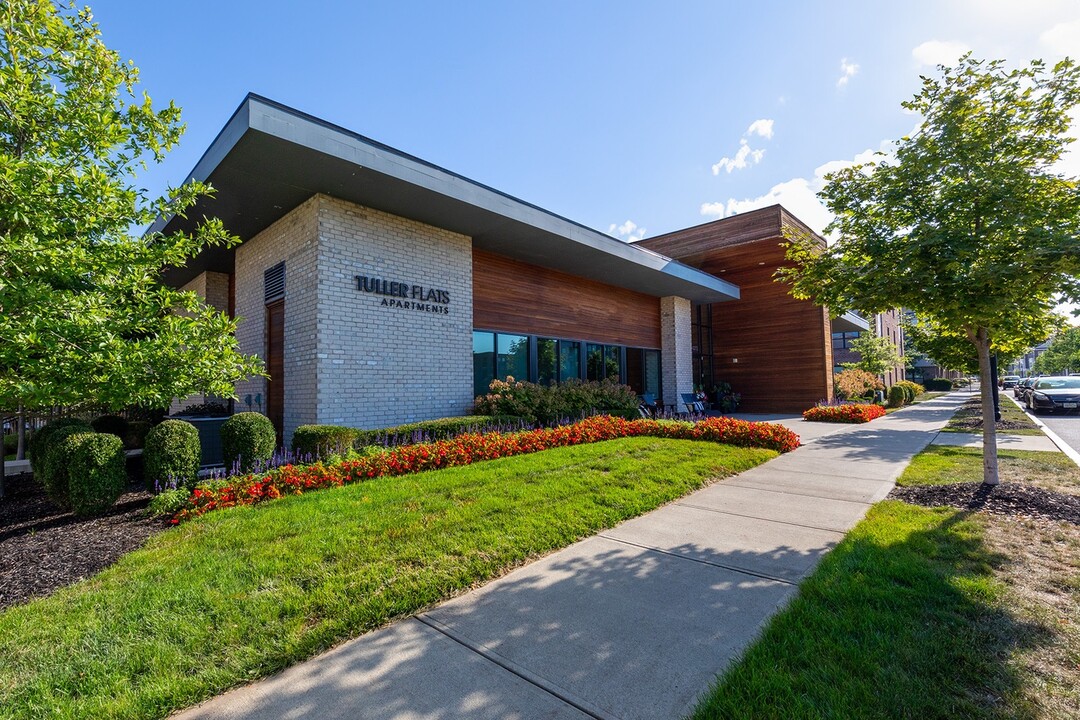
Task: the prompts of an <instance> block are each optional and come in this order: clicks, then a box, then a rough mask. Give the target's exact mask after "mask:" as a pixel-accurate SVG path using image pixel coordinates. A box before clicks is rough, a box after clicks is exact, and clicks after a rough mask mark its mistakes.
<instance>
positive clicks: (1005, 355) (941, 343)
mask: <svg viewBox="0 0 1080 720" xmlns="http://www.w3.org/2000/svg"><path fill="white" fill-rule="evenodd" d="M1060 321H1061V318H1060V317H1051V318H1049V319H1048V325H1047V326H1045V327H1046V328H1049V327H1053V326H1055V325H1056V324H1057V323H1058V322H1060ZM1033 332H1035V333H1036V334H1035V335H1034V336H1028V337H1009V338H1000V337H995V338H994V339H993V340H992V341H991V343H990V352H991V354H993V355H997V359H998V368H1004V367H1007V366H1008V365H1009V364H1010V363H1011V362H1012V361H1013V360H1016V359H1017V358H1018V357H1020V356H1021V355H1023V354H1024V352H1026V351H1027V349H1028V348H1030V347H1031V346H1032V345H1036V344H1038V343H1039V342H1041V338H1045V337H1046V335H1047V334H1048V332H1049V330H1046V329H1041V330H1040V329H1036V330H1034V331H1033ZM904 337H905V338H906V339H907V343H908V348H909V349H911V350H912V351H913V352H917V353H920V354H923V355H926V356H927V357H930V358H933V359H934V361H935V362H937V363H938V364H939V365H941V366H942V367H946V368H949V369H950V370H959V371H960V372H962V373H964V374H965V375H973V374H978V372H979V353H978V351H977V350H976V349H975V346H974V345H973V344H972V343H971V341H970V340H968V338H967V336H966V335H963V334H961V333H959V332H956V331H951V330H949V329H947V328H943V327H941V326H940V325H938V324H937V323H936V322H935V321H933V320H923V319H919V321H918V322H905V323H904Z"/></svg>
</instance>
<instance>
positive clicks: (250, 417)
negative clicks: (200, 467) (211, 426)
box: [221, 412, 277, 473]
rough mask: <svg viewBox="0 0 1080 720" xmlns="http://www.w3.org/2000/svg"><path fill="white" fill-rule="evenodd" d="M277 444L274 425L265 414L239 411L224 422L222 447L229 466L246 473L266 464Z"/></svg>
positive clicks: (222, 426) (226, 465) (222, 425)
mask: <svg viewBox="0 0 1080 720" xmlns="http://www.w3.org/2000/svg"><path fill="white" fill-rule="evenodd" d="M276 445H277V435H276V433H275V432H274V424H273V423H272V422H270V418H268V417H266V416H265V415H263V414H262V413H256V412H242V413H237V414H236V415H233V416H232V417H231V418H229V419H228V420H226V421H225V422H224V423H222V424H221V449H222V452H223V454H224V456H225V467H227V468H230V469H233V468H235V469H236V470H237V471H239V472H242V473H246V472H251V471H252V470H254V469H255V468H256V467H258V466H259V465H260V464H261V465H263V466H264V467H265V464H266V463H267V462H269V460H270V458H271V457H273V455H274V447H275V446H276Z"/></svg>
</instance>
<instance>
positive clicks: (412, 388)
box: [154, 95, 739, 441]
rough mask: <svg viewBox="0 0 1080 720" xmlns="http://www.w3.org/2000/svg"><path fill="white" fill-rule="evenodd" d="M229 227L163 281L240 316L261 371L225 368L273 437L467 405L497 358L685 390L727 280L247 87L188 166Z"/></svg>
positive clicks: (244, 339) (168, 225)
mask: <svg viewBox="0 0 1080 720" xmlns="http://www.w3.org/2000/svg"><path fill="white" fill-rule="evenodd" d="M191 177H193V178H197V179H199V180H206V181H208V182H210V183H211V184H212V185H213V186H214V188H215V190H216V194H215V196H214V197H213V198H205V199H203V200H201V201H200V203H199V205H198V206H197V207H195V208H192V209H191V210H190V211H189V212H188V213H187V216H188V218H189V219H186V218H181V217H172V218H168V219H163V220H161V221H159V223H157V225H156V226H155V228H154V229H157V230H163V231H166V232H169V231H173V230H190V229H192V228H193V226H194V222H195V221H194V220H193V219H194V218H200V217H203V216H204V215H205V216H211V217H218V218H220V219H221V220H222V222H223V223H224V225H225V227H226V228H228V230H230V231H231V232H233V233H235V234H236V235H238V236H239V237H240V239H241V240H242V243H241V244H240V245H238V246H237V247H235V248H233V249H230V250H226V249H221V248H215V249H210V250H207V251H206V252H203V253H202V254H201V255H199V256H198V257H196V258H193V259H192V261H191V262H190V263H188V265H186V266H185V267H183V268H174V269H172V270H171V271H170V272H169V273H168V276H167V281H168V282H170V283H171V284H174V285H177V286H183V287H186V288H188V289H191V290H194V291H195V292H197V293H199V294H200V295H201V296H202V297H203V298H205V299H206V301H207V302H208V303H210V304H211V305H214V306H215V307H218V308H220V309H222V310H227V311H228V312H230V313H231V314H233V315H234V316H237V317H239V318H241V320H240V323H239V326H238V330H237V338H238V340H239V344H240V347H241V350H242V351H243V352H245V353H257V354H259V355H260V356H262V357H263V359H264V360H265V362H266V365H267V370H268V372H269V375H270V378H269V379H265V378H252V379H249V380H247V381H245V382H243V383H240V384H239V385H238V386H237V395H238V396H239V398H240V400H239V402H238V403H237V409H238V410H246V409H252V410H258V411H263V412H265V413H266V414H267V415H268V416H269V417H270V418H271V420H272V421H273V422H274V424H275V426H276V427H277V428H278V431H279V435H280V437H281V438H282V439H283V440H286V441H287V440H289V439H290V438H291V436H292V432H293V430H295V428H296V427H297V426H299V425H302V424H306V423H332V424H342V425H351V426H355V427H363V428H372V427H385V426H390V425H395V424H399V423H402V422H408V421H413V420H419V419H427V418H433V417H441V416H447V415H460V414H464V413H465V412H467V411H468V409H469V408H470V406H471V405H472V401H473V398H474V397H475V395H476V394H477V393H479V392H483V391H484V390H486V387H487V384H488V382H489V381H490V379H491V378H492V377H495V376H499V377H502V376H505V375H513V376H514V377H516V378H519V379H531V380H538V381H548V380H552V379H555V380H558V379H565V378H568V377H582V378H589V379H600V378H604V377H617V378H618V379H619V380H621V381H622V382H625V383H627V384H629V385H630V386H631V387H633V388H634V389H635V390H637V391H638V392H640V393H645V392H651V393H655V394H656V395H657V396H658V397H660V398H662V400H663V402H665V403H667V404H670V405H676V404H678V403H679V402H680V395H681V394H682V393H689V392H691V391H692V390H693V381H692V362H691V343H690V333H691V317H690V313H691V308H692V306H693V305H694V304H695V303H697V304H718V305H722V304H723V303H725V302H728V301H732V300H736V299H738V297H739V289H738V288H737V287H736V286H735V285H734V284H733V283H731V282H728V281H726V280H724V279H721V278H718V277H715V276H713V275H710V274H708V273H706V272H702V271H701V270H697V269H695V268H692V267H689V266H687V265H684V264H682V263H679V262H675V261H673V260H672V259H670V258H668V257H664V256H662V255H659V254H657V253H655V252H652V251H649V250H647V249H645V248H642V247H635V246H633V245H628V244H626V243H624V242H621V241H619V240H617V239H615V238H612V237H610V236H607V235H604V234H602V233H599V232H597V231H595V230H591V229H589V228H587V227H584V226H582V225H579V224H577V223H574V222H572V221H570V220H567V219H565V218H562V217H559V216H557V215H554V214H553V213H550V212H547V211H545V210H543V209H541V208H538V207H536V206H534V205H530V204H528V203H525V202H522V201H521V200H518V199H516V198H513V197H510V196H508V195H506V194H504V193H501V192H499V191H497V190H494V189H492V188H489V187H486V186H484V185H481V184H479V183H476V182H473V181H471V180H468V179H466V178H464V177H461V176H460V175H456V174H454V173H452V172H450V171H447V170H445V169H442V168H439V167H436V166H434V165H431V164H430V163H426V162H424V161H422V160H420V159H418V158H415V157H412V156H409V155H407V154H405V153H402V152H399V151H397V150H394V149H392V148H389V147H387V146H385V145H382V144H380V143H377V142H374V141H372V140H369V139H367V138H364V137H362V136H360V135H357V134H355V133H352V132H350V131H348V130H345V129H343V128H340V127H337V126H334V125H331V124H329V123H326V122H323V121H321V120H319V119H317V118H314V117H312V116H310V115H306V114H304V113H301V112H298V111H296V110H293V109H291V108H288V107H285V106H283V105H280V104H278V103H275V102H272V101H270V100H267V99H265V98H261V97H258V96H255V95H250V96H248V97H247V98H246V99H245V100H244V102H243V103H242V104H241V106H240V107H239V108H238V109H237V111H236V112H235V113H234V115H233V116H232V118H231V119H230V120H229V122H228V123H227V124H226V126H225V128H224V129H223V130H222V131H221V133H220V134H219V135H218V137H217V138H216V139H215V140H214V142H213V143H212V144H211V146H210V148H209V149H208V150H207V151H206V153H205V154H204V155H203V157H202V159H201V160H200V161H199V163H198V164H197V165H196V167H195V169H194V170H193V171H192V173H191Z"/></svg>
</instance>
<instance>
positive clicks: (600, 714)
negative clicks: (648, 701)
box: [413, 613, 619, 720]
mask: <svg viewBox="0 0 1080 720" xmlns="http://www.w3.org/2000/svg"><path fill="white" fill-rule="evenodd" d="M413 617H415V618H416V620H417V621H419V622H421V623H423V624H424V625H427V626H428V627H429V628H431V629H432V630H434V631H435V632H437V633H439V634H441V635H443V636H445V637H447V638H448V639H450V640H452V641H454V642H456V643H457V644H458V645H461V646H462V647H464V648H465V649H467V650H471V651H472V652H474V653H476V654H477V655H479V656H480V657H482V658H484V659H486V660H488V661H489V662H492V663H494V664H496V665H498V666H499V667H501V668H502V669H503V670H506V671H507V672H508V673H511V674H512V675H516V676H517V677H519V678H521V679H522V680H524V681H525V682H527V683H529V684H530V685H533V686H535V687H537V688H539V689H541V690H543V691H544V692H546V693H547V694H548V695H551V696H552V697H554V698H556V699H558V700H561V701H562V702H564V703H566V704H567V705H569V706H571V707H572V708H574V709H575V710H580V711H581V712H583V713H585V714H586V715H588V716H589V717H591V718H595V719H596V720H619V718H617V717H616V716H614V715H610V714H608V713H605V712H604V711H603V710H601V709H600V708H598V707H596V706H594V705H592V704H591V703H589V702H588V701H587V700H583V699H581V698H578V697H576V696H574V695H572V694H571V693H570V691H568V690H566V689H564V688H562V687H559V686H558V685H556V684H555V683H553V682H551V681H550V680H546V679H544V678H542V677H540V676H539V675H536V674H535V673H532V672H529V671H528V670H526V669H525V668H523V667H520V666H519V665H518V664H517V663H515V662H513V661H511V660H509V659H507V658H504V657H503V656H502V655H499V654H498V653H497V652H495V651H494V650H489V649H487V648H486V647H484V646H483V645H480V644H479V643H475V642H473V641H472V640H470V639H469V638H467V637H465V636H464V635H462V634H461V633H459V632H457V631H456V630H453V629H451V628H450V627H449V626H448V625H444V624H443V623H441V622H439V621H438V620H436V619H435V618H433V617H431V616H429V615H427V614H426V613H425V614H423V615H414V616H413Z"/></svg>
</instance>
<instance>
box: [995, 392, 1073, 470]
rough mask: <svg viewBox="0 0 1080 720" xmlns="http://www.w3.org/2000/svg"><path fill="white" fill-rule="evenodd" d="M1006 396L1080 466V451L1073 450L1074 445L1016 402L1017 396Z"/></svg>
mask: <svg viewBox="0 0 1080 720" xmlns="http://www.w3.org/2000/svg"><path fill="white" fill-rule="evenodd" d="M1006 397H1008V398H1009V401H1010V402H1011V403H1012V404H1013V405H1015V406H1016V407H1018V408H1020V409H1021V410H1023V411H1024V414H1025V415H1027V416H1028V418H1030V419H1031V422H1033V423H1035V424H1036V425H1038V426H1039V429H1040V430H1042V431H1043V434H1044V435H1046V437H1048V438H1050V440H1051V442H1053V443H1054V444H1055V445H1057V446H1058V450H1060V451H1061V452H1063V453H1065V456H1066V457H1067V458H1069V459H1070V460H1072V461H1073V462H1074V463H1076V464H1077V465H1078V466H1080V452H1076V451H1075V450H1073V449H1072V447H1070V446H1069V444H1068V443H1067V442H1065V441H1064V440H1062V439H1061V438H1059V437H1058V435H1057V433H1056V432H1054V431H1053V430H1051V429H1050V428H1048V427H1047V426H1046V423H1044V422H1043V421H1042V420H1040V419H1039V418H1038V417H1037V416H1036V415H1034V414H1032V413H1029V412H1028V411H1027V409H1026V408H1025V407H1024V406H1023V405H1021V404H1020V403H1018V402H1016V399H1015V398H1012V397H1009V396H1006Z"/></svg>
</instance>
